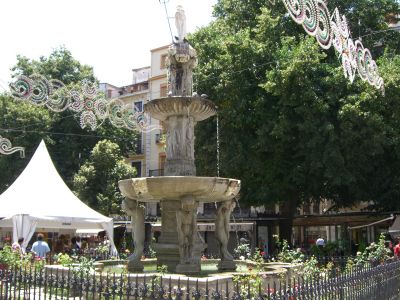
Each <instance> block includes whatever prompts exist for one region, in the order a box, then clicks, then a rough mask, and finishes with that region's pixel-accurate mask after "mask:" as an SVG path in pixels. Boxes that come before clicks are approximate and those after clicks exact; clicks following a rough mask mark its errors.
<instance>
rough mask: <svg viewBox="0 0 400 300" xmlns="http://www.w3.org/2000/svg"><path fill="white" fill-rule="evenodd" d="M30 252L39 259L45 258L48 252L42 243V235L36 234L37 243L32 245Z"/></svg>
mask: <svg viewBox="0 0 400 300" xmlns="http://www.w3.org/2000/svg"><path fill="white" fill-rule="evenodd" d="M32 252H34V253H35V256H36V257H39V258H46V255H47V253H48V252H50V247H49V245H48V244H47V243H46V242H45V241H43V234H41V233H39V234H38V236H37V241H36V242H34V243H33V245H32Z"/></svg>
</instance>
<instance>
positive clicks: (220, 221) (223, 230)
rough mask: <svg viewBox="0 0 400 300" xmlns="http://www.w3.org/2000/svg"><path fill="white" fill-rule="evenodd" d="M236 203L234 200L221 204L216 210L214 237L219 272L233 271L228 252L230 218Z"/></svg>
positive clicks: (234, 268)
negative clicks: (218, 259)
mask: <svg viewBox="0 0 400 300" xmlns="http://www.w3.org/2000/svg"><path fill="white" fill-rule="evenodd" d="M235 206H236V203H235V201H234V200H228V201H224V202H221V203H220V204H219V206H218V209H217V216H216V219H215V237H216V239H217V243H218V247H219V253H220V256H221V261H220V262H219V264H218V270H220V271H234V270H236V264H235V262H234V261H233V256H232V255H231V254H230V253H229V251H228V242H229V231H230V224H229V221H230V218H231V214H232V211H233V209H234V208H235Z"/></svg>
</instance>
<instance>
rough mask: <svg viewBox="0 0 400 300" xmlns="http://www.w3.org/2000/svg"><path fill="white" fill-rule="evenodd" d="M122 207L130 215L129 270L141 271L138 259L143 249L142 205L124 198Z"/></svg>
mask: <svg viewBox="0 0 400 300" xmlns="http://www.w3.org/2000/svg"><path fill="white" fill-rule="evenodd" d="M122 209H123V210H124V211H125V212H126V214H127V215H129V216H131V222H132V238H133V246H134V252H133V254H132V255H130V256H129V257H128V270H129V271H142V270H143V264H142V263H141V262H140V259H141V257H142V255H143V250H144V238H145V229H144V207H143V206H142V205H140V204H139V202H138V201H136V200H133V199H127V198H125V199H124V200H123V202H122Z"/></svg>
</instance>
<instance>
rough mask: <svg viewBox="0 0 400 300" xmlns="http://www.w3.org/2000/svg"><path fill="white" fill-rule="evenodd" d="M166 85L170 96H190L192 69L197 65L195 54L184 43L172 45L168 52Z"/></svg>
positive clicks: (187, 44) (186, 43)
mask: <svg viewBox="0 0 400 300" xmlns="http://www.w3.org/2000/svg"><path fill="white" fill-rule="evenodd" d="M166 64H167V66H168V85H169V91H170V92H171V96H188V97H189V96H191V95H192V89H193V69H194V68H195V67H196V65H197V53H196V51H195V50H194V49H193V48H191V47H190V45H189V43H188V42H186V41H183V42H179V43H175V44H173V45H172V46H171V47H170V48H169V50H168V57H167V61H166Z"/></svg>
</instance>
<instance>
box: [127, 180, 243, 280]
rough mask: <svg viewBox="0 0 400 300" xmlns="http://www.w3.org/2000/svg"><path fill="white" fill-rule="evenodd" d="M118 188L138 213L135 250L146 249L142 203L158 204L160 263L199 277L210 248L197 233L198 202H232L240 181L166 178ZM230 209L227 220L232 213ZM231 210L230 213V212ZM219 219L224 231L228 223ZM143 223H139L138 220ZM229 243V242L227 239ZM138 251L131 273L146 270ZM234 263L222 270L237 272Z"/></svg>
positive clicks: (217, 226) (133, 182)
mask: <svg viewBox="0 0 400 300" xmlns="http://www.w3.org/2000/svg"><path fill="white" fill-rule="evenodd" d="M119 188H120V190H121V192H122V194H123V195H124V196H125V198H126V199H125V203H126V205H125V206H128V207H130V208H131V210H135V212H133V211H132V212H131V215H132V216H135V217H134V219H135V220H134V219H133V222H134V223H135V226H134V231H135V232H134V236H135V235H136V236H137V237H138V236H140V237H141V238H140V241H139V238H137V239H136V241H137V245H140V246H138V247H136V248H139V247H140V249H143V238H144V235H143V232H144V225H143V224H142V223H143V221H144V218H143V215H142V213H140V216H139V214H137V213H136V212H137V207H139V202H159V203H160V206H161V224H162V227H161V236H160V238H159V239H158V242H157V243H155V244H154V248H155V250H156V252H157V258H158V264H159V265H166V266H167V267H168V270H169V271H170V272H175V273H184V274H198V273H199V272H201V265H200V257H201V255H202V252H203V251H204V249H205V248H206V247H207V245H206V244H205V243H204V241H203V240H202V238H201V237H200V235H199V234H198V232H197V225H196V224H197V208H198V205H199V203H201V202H203V203H207V202H223V203H226V202H229V203H231V202H230V201H231V200H232V199H233V198H234V197H235V196H236V195H237V194H238V193H239V190H240V180H236V179H230V178H219V177H196V176H164V177H144V178H132V179H127V180H121V181H120V182H119ZM229 207H230V206H229V205H228V206H227V211H226V217H227V218H226V217H223V218H224V219H226V220H229V216H230V212H231V211H230V210H229ZM228 210H229V211H228ZM223 218H220V219H218V220H219V221H218V220H217V221H216V223H218V224H219V225H217V224H216V228H218V229H219V230H220V231H219V232H221V231H223V230H225V229H224V228H225V227H226V224H225V223H226V222H224V219H223ZM138 220H140V221H138ZM226 241H227V239H226ZM134 243H135V238H134ZM140 255H141V253H140V252H139V253H138V254H137V255H135V256H134V259H131V260H130V265H128V268H129V269H130V270H131V271H138V270H139V271H140V270H143V268H144V267H143V264H142V263H141V262H140V261H139V258H140ZM235 268H236V266H235V264H234V262H233V261H232V260H230V261H226V260H224V262H223V263H221V265H220V270H235Z"/></svg>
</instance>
